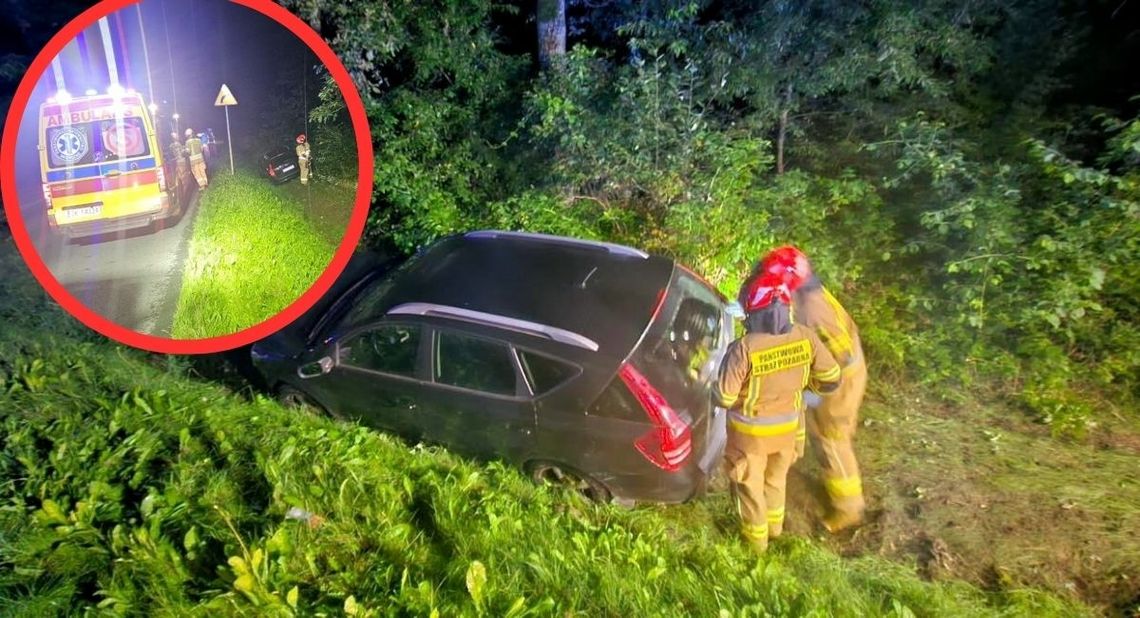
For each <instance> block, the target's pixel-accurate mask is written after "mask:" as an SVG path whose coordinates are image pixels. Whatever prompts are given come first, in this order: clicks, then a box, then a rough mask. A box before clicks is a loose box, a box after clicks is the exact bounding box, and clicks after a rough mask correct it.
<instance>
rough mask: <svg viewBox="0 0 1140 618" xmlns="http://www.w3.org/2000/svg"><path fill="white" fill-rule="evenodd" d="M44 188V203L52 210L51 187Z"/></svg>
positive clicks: (44, 186)
mask: <svg viewBox="0 0 1140 618" xmlns="http://www.w3.org/2000/svg"><path fill="white" fill-rule="evenodd" d="M43 188H44V202H46V203H47V207H48V208H49V209H50V208H51V186H50V185H43Z"/></svg>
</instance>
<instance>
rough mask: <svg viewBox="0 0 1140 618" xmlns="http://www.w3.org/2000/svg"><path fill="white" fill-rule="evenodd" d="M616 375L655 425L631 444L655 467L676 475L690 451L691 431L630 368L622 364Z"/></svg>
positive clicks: (647, 383)
mask: <svg viewBox="0 0 1140 618" xmlns="http://www.w3.org/2000/svg"><path fill="white" fill-rule="evenodd" d="M618 375H619V376H621V381H622V382H624V383H625V385H626V387H627V388H629V391H630V392H631V393H633V395H634V397H636V398H637V402H638V403H640V404H641V407H642V408H643V409H644V410H645V414H646V415H647V416H649V420H651V421H652V422H653V424H654V425H655V427H654V428H653V429H652V430H651V431H650V432H649V433H647V434H645V435H643V436H641V437H640V438H638V439H637V440H636V441H634V446H636V447H637V450H639V451H641V454H642V455H645V458H646V459H648V460H649V461H650V462H652V463H653V464H654V465H656V466H657V467H659V468H662V469H664V470H666V471H668V472H676V471H677V470H679V469H680V468H681V465H682V464H684V463H685V461H686V460H687V459H688V458H689V455H690V454H691V453H692V452H693V439H692V431H691V430H690V429H689V426H688V424H686V423H685V421H684V420H682V419H681V417H680V416H679V415H678V414H677V413H676V412H674V411H673V408H672V407H671V406H670V405H669V402H668V401H666V400H665V397H664V396H662V395H661V393H660V392H659V391H658V390H657V389H656V388H654V386H653V385H652V384H650V383H649V380H648V379H646V377H645V376H644V375H642V374H641V372H640V371H638V370H637V369H636V368H634V366H633V365H630V364H629V363H625V364H623V365H622V366H621V370H620V371H619V372H618Z"/></svg>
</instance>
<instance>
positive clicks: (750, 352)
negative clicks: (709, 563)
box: [715, 278, 841, 552]
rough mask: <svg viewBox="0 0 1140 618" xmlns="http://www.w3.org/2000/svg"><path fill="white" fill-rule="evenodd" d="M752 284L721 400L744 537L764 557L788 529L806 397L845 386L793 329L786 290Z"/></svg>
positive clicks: (775, 284)
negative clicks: (791, 473)
mask: <svg viewBox="0 0 1140 618" xmlns="http://www.w3.org/2000/svg"><path fill="white" fill-rule="evenodd" d="M759 283H760V285H753V286H751V289H750V290H749V294H748V295H747V296H748V298H747V299H746V300H745V302H743V303H741V304H742V305H743V307H744V310H745V312H746V317H745V322H744V326H745V331H746V332H745V335H744V336H743V337H741V338H739V339H737V340H736V341H733V342H732V344H731V345H730V346H729V349H728V352H727V353H726V355H725V358H724V360H723V361H722V363H721V367H720V373H719V376H718V379H717V383H716V389H715V397H716V398H717V399H718V403H719V404H720V405H721V406H722V407H724V408H727V409H728V411H729V412H728V415H729V416H728V445H727V446H726V447H725V455H724V457H725V458H724V468H725V475H726V476H727V477H728V481H729V486H730V488H731V491H732V495H733V499H734V501H735V503H736V508H737V512H738V514H739V516H740V525H741V532H742V534H743V536H744V538H745V539H746V540H747V541H748V542H749V544H750V545H751V546H752V547H753V549H755V550H756V551H758V552H763V551H765V550H766V549H767V548H768V540H769V539H771V538H775V537H778V536H780V534H781V533H782V532H783V529H784V508H785V498H786V486H787V479H788V469H789V468H791V466H792V462H793V461H794V459H795V439H796V430H797V428H798V427H799V425H800V419H801V418H802V417H803V412H804V399H803V392H804V389H805V388H809V387H810V388H812V389H813V390H816V391H819V392H828V391H832V390H834V389H835V388H836V387H838V385H839V383H840V380H841V376H840V370H839V365H838V364H837V363H836V362H835V359H834V358H833V357H832V356H831V353H830V352H828V351H827V348H826V347H825V346H824V345H823V342H822V341H820V339H819V337H818V336H817V335H816V334H815V332H814V331H812V330H811V329H809V328H807V327H805V326H802V325H797V324H792V322H791V316H790V307H789V304H788V303H789V302H790V301H791V297H790V292H789V291H788V290H787V288H786V286H784V285H783V284H782V283H780V282H779V281H778V280H775V279H774V278H773V280H772V281H769V282H768V283H767V284H765V283H764V282H763V281H761V282H759Z"/></svg>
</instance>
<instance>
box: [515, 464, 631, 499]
mask: <svg viewBox="0 0 1140 618" xmlns="http://www.w3.org/2000/svg"><path fill="white" fill-rule="evenodd" d="M530 478H531V479H532V480H534V482H535V483H538V484H540V485H555V486H559V487H565V488H567V489H572V490H574V491H576V492H578V493H579V494H581V495H582V496H584V497H585V498H586V499H588V500H593V501H594V502H602V503H605V502H609V501H610V497H611V496H610V491H609V490H608V489H606V486H605V485H602V484H601V483H599V482H598V481H595V480H594V479H592V478H590V477H589V475H586V474H582V473H581V472H578V471H577V470H574V469H573V468H569V467H567V466H565V465H562V464H557V463H553V462H548V461H540V462H535V463H533V464H531V465H530Z"/></svg>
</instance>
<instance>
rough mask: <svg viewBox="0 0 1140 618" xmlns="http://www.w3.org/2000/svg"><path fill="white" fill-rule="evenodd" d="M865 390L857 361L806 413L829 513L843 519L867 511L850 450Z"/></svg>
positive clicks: (863, 370) (861, 367) (862, 368)
mask: <svg viewBox="0 0 1140 618" xmlns="http://www.w3.org/2000/svg"><path fill="white" fill-rule="evenodd" d="M866 390H867V364H866V363H865V362H864V361H863V359H862V358H859V359H858V360H856V361H855V362H854V363H852V364H850V365H848V366H847V367H844V368H843V382H842V383H841V384H840V385H839V388H838V389H837V390H836V391H835V392H833V393H831V394H829V395H826V396H824V397H822V398H821V399H822V401H821V403H820V404H819V406H818V407H816V408H811V409H809V410H808V413H807V432H808V434H809V435H810V436H811V441H812V449H813V450H814V451H815V454H816V458H817V459H818V460H819V465H820V467H821V468H823V485H824V488H825V489H826V490H827V496H828V498H829V499H830V502H831V508H832V510H833V511H834V512H835V513H836V514H838V515H840V516H843V517H850V518H859V517H862V515H863V510H864V508H866V503H865V501H864V499H863V479H862V477H861V476H859V462H858V461H857V460H856V459H855V450H854V448H853V447H852V440H853V439H854V437H855V428H856V426H857V425H858V423H859V406H860V405H861V404H862V403H863V394H864V393H865V392H866Z"/></svg>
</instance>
